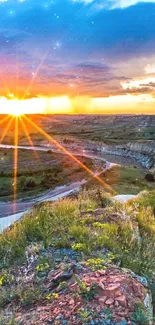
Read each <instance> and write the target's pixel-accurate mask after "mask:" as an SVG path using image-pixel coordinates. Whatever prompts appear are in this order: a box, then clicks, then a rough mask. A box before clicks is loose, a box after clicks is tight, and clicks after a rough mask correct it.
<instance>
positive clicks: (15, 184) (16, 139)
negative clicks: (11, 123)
mask: <svg viewBox="0 0 155 325" xmlns="http://www.w3.org/2000/svg"><path fill="white" fill-rule="evenodd" d="M14 146H15V148H14V183H13V186H14V206H13V209H14V213H16V200H17V172H18V116H16V117H15V129H14Z"/></svg>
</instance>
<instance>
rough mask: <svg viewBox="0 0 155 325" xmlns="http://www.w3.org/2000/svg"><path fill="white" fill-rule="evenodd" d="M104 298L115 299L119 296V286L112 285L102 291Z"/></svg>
mask: <svg viewBox="0 0 155 325" xmlns="http://www.w3.org/2000/svg"><path fill="white" fill-rule="evenodd" d="M103 289H104V288H103ZM103 294H104V296H107V297H108V298H113V299H114V298H115V297H118V296H120V295H121V293H120V285H114V286H110V287H108V288H106V289H104V290H103Z"/></svg>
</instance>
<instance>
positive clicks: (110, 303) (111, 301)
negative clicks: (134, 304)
mask: <svg viewBox="0 0 155 325" xmlns="http://www.w3.org/2000/svg"><path fill="white" fill-rule="evenodd" d="M113 303H114V299H112V298H109V299H108V300H106V302H105V304H106V305H113Z"/></svg>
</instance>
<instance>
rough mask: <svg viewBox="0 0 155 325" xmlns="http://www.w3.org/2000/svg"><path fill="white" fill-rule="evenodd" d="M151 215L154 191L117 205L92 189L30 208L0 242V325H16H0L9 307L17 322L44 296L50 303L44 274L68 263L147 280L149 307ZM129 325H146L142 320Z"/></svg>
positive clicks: (154, 240) (154, 232)
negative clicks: (126, 272)
mask: <svg viewBox="0 0 155 325" xmlns="http://www.w3.org/2000/svg"><path fill="white" fill-rule="evenodd" d="M154 213H155V191H152V192H144V193H143V194H141V196H139V197H137V199H135V200H133V201H130V202H128V203H127V204H125V205H122V204H119V203H114V202H113V201H112V200H111V198H110V196H109V195H107V194H105V193H104V192H103V191H99V190H98V189H97V190H96V188H95V187H94V188H93V187H92V188H91V189H90V190H89V191H86V190H84V191H82V192H81V193H80V194H79V196H78V197H77V198H67V199H64V200H61V201H58V202H56V203H47V204H43V205H40V206H38V207H36V208H34V209H33V210H32V212H30V213H29V214H28V215H26V216H25V217H24V218H22V220H21V221H19V222H17V223H16V224H14V225H13V226H12V227H10V229H8V230H7V231H5V232H4V233H3V234H1V236H0V268H1V271H0V308H1V313H0V314H1V315H3V316H1V318H2V324H6V325H7V324H18V322H16V321H15V320H14V321H13V318H12V323H11V320H8V323H7V322H6V323H5V322H4V318H3V317H4V314H5V312H4V313H2V309H4V311H5V310H6V308H9V307H10V306H11V310H12V311H13V312H14V315H15V316H17V314H18V313H19V310H20V311H21V310H23V308H25V306H28V307H29V308H32V307H33V306H34V305H35V304H38V303H42V304H43V305H45V304H46V303H47V301H48V295H49V299H52V297H55V299H56V297H57V294H58V293H57V291H56V292H55V291H52V292H53V293H52V295H55V296H51V293H49V290H48V288H47V286H46V282H48V281H47V280H48V279H49V274H50V273H49V272H50V270H51V272H52V270H53V269H56V268H57V267H58V268H59V266H58V265H59V264H61V262H62V261H63V266H62V265H61V266H62V267H63V268H64V270H65V267H66V266H65V263H68V261H70V262H71V261H72V260H73V261H74V263H75V262H76V263H81V262H82V263H84V262H85V263H86V265H87V266H88V267H91V269H92V270H93V271H95V270H98V269H103V268H106V267H107V266H108V265H117V266H119V267H121V268H122V267H123V268H128V269H130V270H132V271H134V272H135V273H136V274H138V275H140V276H145V277H146V278H147V279H148V280H149V283H150V288H151V289H152V294H153V303H154V304H155V282H154V269H155V218H154ZM78 265H79V264H78ZM80 265H83V264H80ZM79 267H80V266H79ZM28 275H29V276H28ZM31 276H32V278H31ZM63 285H65V283H64V282H63ZM60 291H61V290H60ZM87 294H88V292H87V293H86V296H87ZM81 312H82V310H81ZM5 316H6V315H5ZM144 316H145V315H143V317H144ZM86 318H87V317H86ZM5 319H6V318H5ZM7 319H9V318H7ZM10 319H11V318H10ZM9 321H10V323H9ZM19 324H20V323H19ZM21 324H27V323H21ZM32 324H34V323H32ZM37 324H42V323H37ZM53 324H60V323H58V322H55V323H53ZM61 324H62V323H61ZM64 324H67V323H64ZM69 324H70V323H69ZM77 324H88V323H87V322H86V321H85V322H84V321H83V323H80V322H79V323H77ZM106 324H111V323H106ZM124 324H127V323H124ZM133 324H138V325H142V324H143V325H144V324H145V325H147V324H148V319H145V322H143V323H142V322H141V323H139V322H137V323H133Z"/></svg>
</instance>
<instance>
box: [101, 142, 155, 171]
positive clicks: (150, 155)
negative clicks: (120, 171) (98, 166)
mask: <svg viewBox="0 0 155 325" xmlns="http://www.w3.org/2000/svg"><path fill="white" fill-rule="evenodd" d="M101 151H102V152H103V153H106V154H111V155H118V156H122V157H130V158H134V159H135V160H136V161H137V162H138V163H140V164H141V165H142V166H143V167H145V168H147V169H152V170H155V145H154V143H153V142H152V143H148V142H130V143H128V144H125V145H118V146H115V147H110V146H107V147H106V148H102V149H101Z"/></svg>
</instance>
